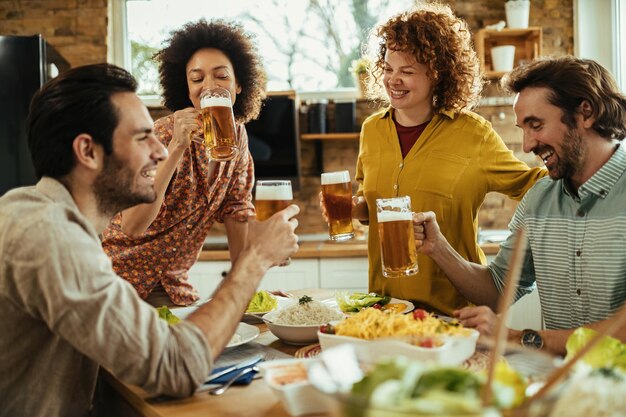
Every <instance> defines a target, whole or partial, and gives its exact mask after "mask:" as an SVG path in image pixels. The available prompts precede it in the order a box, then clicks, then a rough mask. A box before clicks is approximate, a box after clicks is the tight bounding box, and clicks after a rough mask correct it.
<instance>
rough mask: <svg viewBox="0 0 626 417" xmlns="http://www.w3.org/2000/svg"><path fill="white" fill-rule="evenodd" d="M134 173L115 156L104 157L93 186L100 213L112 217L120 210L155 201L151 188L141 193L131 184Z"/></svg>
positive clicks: (154, 193)
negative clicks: (102, 165) (100, 170)
mask: <svg viewBox="0 0 626 417" xmlns="http://www.w3.org/2000/svg"><path fill="white" fill-rule="evenodd" d="M134 178H135V175H134V173H133V172H132V171H131V170H130V169H129V168H128V167H126V166H125V165H124V162H123V161H121V160H120V159H118V158H117V157H116V156H115V155H112V154H111V155H107V156H105V157H104V167H103V169H102V172H101V173H100V174H99V175H98V177H97V178H96V180H95V181H94V184H93V191H94V194H95V196H96V201H97V204H98V209H99V211H100V213H103V214H105V215H108V216H113V215H115V214H117V213H119V212H120V211H122V210H125V209H127V208H130V207H133V206H136V205H138V204H143V203H152V202H153V201H154V200H155V199H156V192H155V191H154V188H153V187H149V188H148V187H147V186H146V189H145V190H143V192H141V190H136V188H137V187H136V186H134V184H133V180H134Z"/></svg>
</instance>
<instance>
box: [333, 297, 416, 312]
mask: <svg viewBox="0 0 626 417" xmlns="http://www.w3.org/2000/svg"><path fill="white" fill-rule="evenodd" d="M323 302H324V303H327V304H328V305H329V306H332V307H333V308H336V309H338V310H339V311H341V309H339V305H338V304H337V300H336V299H334V298H333V299H328V300H324V301H323ZM387 304H404V305H405V308H404V311H402V312H401V314H406V313H408V312H409V311H413V310H414V309H415V305H413V303H412V302H410V301H406V300H400V299H398V298H391V301H389V303H387ZM354 313H355V312H349V313H344V314H354Z"/></svg>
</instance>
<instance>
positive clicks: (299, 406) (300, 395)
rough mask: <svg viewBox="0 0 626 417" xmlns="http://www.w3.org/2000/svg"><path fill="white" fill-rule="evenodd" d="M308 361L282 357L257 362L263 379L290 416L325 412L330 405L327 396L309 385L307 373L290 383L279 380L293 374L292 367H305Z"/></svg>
mask: <svg viewBox="0 0 626 417" xmlns="http://www.w3.org/2000/svg"><path fill="white" fill-rule="evenodd" d="M308 361H310V359H284V360H275V361H269V362H261V363H260V364H259V368H260V369H261V375H262V376H263V380H264V381H265V383H266V384H267V385H268V386H269V387H270V388H271V389H272V392H274V394H275V395H276V397H278V398H279V399H280V401H281V403H282V404H283V406H284V407H285V410H286V411H287V412H288V413H289V414H290V415H292V416H302V415H306V414H317V413H320V414H321V413H327V412H328V411H329V407H330V405H331V402H330V400H329V398H328V397H327V396H326V395H324V394H323V393H321V392H320V391H318V390H317V389H315V388H314V387H313V385H311V383H310V382H309V379H308V375H307V376H306V377H304V378H303V379H301V380H297V381H294V382H291V383H286V384H281V383H280V382H279V381H281V379H282V378H281V377H284V376H285V375H286V374H290V373H291V374H293V373H294V368H299V367H304V368H305V369H306V364H307V362H308Z"/></svg>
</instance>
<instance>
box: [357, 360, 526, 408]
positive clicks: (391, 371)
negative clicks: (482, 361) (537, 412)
mask: <svg viewBox="0 0 626 417" xmlns="http://www.w3.org/2000/svg"><path fill="white" fill-rule="evenodd" d="M485 379H486V378H485V375H483V374H482V373H473V372H470V371H468V370H466V369H463V368H457V367H445V366H433V365H432V364H431V365H429V364H426V363H424V362H420V361H414V360H410V359H407V358H404V357H395V358H391V359H387V360H383V361H381V362H379V363H377V364H376V366H375V367H374V368H373V369H372V370H371V371H370V372H369V373H368V374H367V375H366V376H365V377H364V378H363V379H362V380H361V381H359V382H357V383H355V384H354V385H353V386H352V392H351V394H352V396H353V398H354V399H361V400H365V402H366V403H367V404H368V407H369V408H371V409H373V410H394V411H397V412H399V413H402V414H404V413H416V414H419V413H424V414H428V415H431V414H433V415H449V414H450V415H456V414H457V413H458V414H463V415H465V414H469V415H481V416H482V415H484V411H485V408H484V407H483V405H482V399H481V393H482V389H483V386H484V384H485ZM525 389H526V382H525V380H524V379H523V378H522V377H521V376H520V375H519V374H518V373H517V372H515V371H514V370H513V369H512V368H510V366H509V365H508V364H506V363H505V362H499V363H498V364H497V365H496V372H495V378H494V385H493V405H494V406H496V407H497V408H503V409H505V408H512V407H516V406H518V405H520V404H521V403H522V402H523V401H524V395H525ZM356 403H357V404H358V403H360V401H356ZM357 414H358V413H357Z"/></svg>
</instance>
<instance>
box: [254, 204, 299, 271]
mask: <svg viewBox="0 0 626 417" xmlns="http://www.w3.org/2000/svg"><path fill="white" fill-rule="evenodd" d="M299 212H300V208H299V207H298V206H296V205H295V204H292V205H290V206H289V207H287V208H285V209H284V210H281V211H279V212H278V213H276V214H274V215H273V216H272V217H270V218H269V219H267V220H265V221H262V222H259V221H257V220H256V219H254V218H251V219H249V220H248V241H247V242H246V247H245V248H244V249H245V250H246V251H252V252H254V253H256V254H257V255H258V256H259V257H260V258H261V259H262V260H264V261H267V263H268V267H269V266H273V265H278V264H280V263H281V262H284V261H285V259H287V258H289V257H290V256H291V255H293V254H294V253H295V252H297V251H298V236H297V235H296V233H295V230H296V227H298V220H297V219H295V218H294V216H295V215H297V214H298V213H299Z"/></svg>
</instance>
